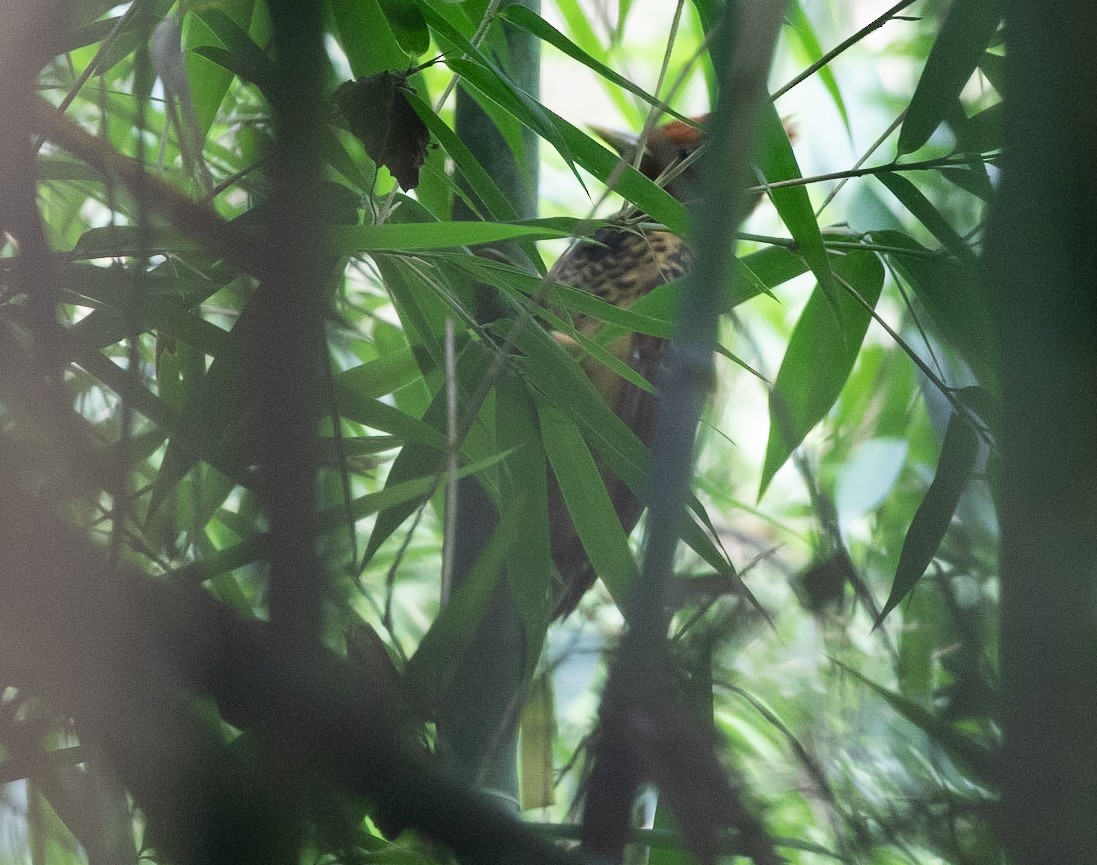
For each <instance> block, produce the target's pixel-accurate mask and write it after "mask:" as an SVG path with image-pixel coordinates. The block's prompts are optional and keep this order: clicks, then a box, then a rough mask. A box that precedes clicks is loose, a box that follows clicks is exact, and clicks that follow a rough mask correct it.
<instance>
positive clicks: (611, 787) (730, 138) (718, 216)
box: [583, 3, 783, 862]
mask: <svg viewBox="0 0 1097 865" xmlns="http://www.w3.org/2000/svg"><path fill="white" fill-rule="evenodd" d="M782 11H783V4H779V3H775V4H769V5H765V4H763V5H759V4H750V5H749V6H748V7H747V10H746V11H745V12H742V13H737V7H736V4H734V3H729V4H728V6H727V11H726V12H725V17H724V20H723V21H722V22H721V24H720V32H719V33H718V34H717V36H716V38H715V39H714V40H713V44H714V45H721V46H728V47H727V48H725V49H724V50H723V51H721V52H718V53H717V52H714V53H715V54H716V56H715V57H714V60H715V61H716V66H717V71H718V75H719V79H720V96H719V100H718V103H717V106H716V109H715V110H714V111H713V113H712V115H711V117H710V119H709V121H708V124H707V128H706V139H707V147H708V153H707V154H706V156H705V157H704V165H703V168H702V178H703V185H702V188H703V189H704V190H705V192H704V196H703V197H702V199H701V201H700V202H699V203H698V205H697V207H696V211H695V218H694V220H693V223H692V225H691V229H692V232H691V233H692V238H691V239H692V242H693V245H694V248H695V254H696V269H695V271H694V273H693V275H692V277H691V278H689V279H687V280H686V282H685V284H684V285H683V290H682V295H681V300H680V302H679V309H678V322H677V326H676V330H675V336H674V339H673V341H672V343H671V346H670V348H669V351H668V356H667V361H666V364H665V368H664V369H663V370H662V371H661V375H660V380H659V394H660V402H659V412H658V418H657V421H656V430H655V438H654V441H653V443H652V473H651V479H650V490H651V495H650V496H649V507H650V512H649V516H648V533H647V541H646V544H645V547H644V560H643V565H642V569H641V573H640V576H639V578H638V580H637V581H636V583H635V585H634V587H633V589H632V592H631V594H630V596H629V599H628V615H627V616H626V619H627V620H628V622H629V631H628V632H627V633H626V635H625V637H624V640H623V642H622V645H621V652H620V655H619V657H618V660H617V663H616V664H615V665H614V667H613V669H612V670H611V672H610V681H609V683H608V685H607V687H606V693H605V696H604V697H603V702H602V713H601V718H602V739H601V741H600V743H599V745H598V749H597V751H596V754H595V767H594V772H593V775H592V777H591V783H590V788H589V791H588V795H587V805H586V810H585V812H584V815H583V844H584V847H585V849H586V850H587V851H589V852H590V853H593V854H595V855H597V856H599V857H601V858H604V859H605V860H607V861H610V862H620V861H621V858H622V855H623V852H624V845H625V842H626V839H627V837H628V828H629V825H628V821H629V816H630V811H631V807H632V803H633V800H634V798H635V795H636V792H637V789H638V787H639V785H640V784H641V783H642V782H644V781H646V780H648V777H649V776H650V771H649V768H648V767H646V766H645V765H644V759H645V755H644V754H642V753H639V751H640V750H641V748H640V747H638V744H639V743H638V742H637V740H636V734H637V732H638V731H640V730H642V728H643V727H644V726H645V719H646V720H647V721H648V722H653V723H655V724H659V723H660V721H661V720H662V719H666V718H669V717H670V715H669V714H668V713H667V710H668V709H669V705H668V704H669V700H670V695H669V685H670V683H669V669H668V664H667V661H666V657H667V645H666V632H667V626H668V624H669V622H668V618H667V612H666V596H667V587H668V585H669V580H670V577H671V574H672V572H673V562H674V552H675V549H676V548H677V545H678V542H679V539H680V535H681V529H682V520H683V519H684V513H685V511H684V508H685V503H686V501H687V497H688V494H689V489H690V480H691V477H692V468H693V448H694V438H695V436H696V432H697V424H698V422H699V421H700V418H701V410H702V408H703V406H704V403H705V400H706V398H707V396H708V393H709V391H710V389H711V385H712V379H713V360H712V358H713V353H714V351H715V349H716V336H717V325H718V323H719V317H720V313H721V312H722V311H723V298H724V297H725V296H726V293H725V288H724V287H725V285H726V282H727V274H728V272H729V270H730V266H731V258H732V255H733V252H734V242H735V241H734V238H735V227H736V226H737V225H738V224H739V222H740V221H741V220H742V218H743V216H744V215H745V212H746V203H747V198H746V196H745V195H744V194H743V191H744V190H745V189H746V188H747V186H748V185H749V178H750V175H749V167H750V156H751V141H752V131H753V123H752V119H753V117H754V114H755V112H756V110H757V108H758V106H759V105H760V104H761V100H762V99H763V98H764V97H765V95H766V90H765V85H766V76H767V74H768V72H769V66H770V60H771V57H772V53H773V47H774V42H775V39H776V36H777V30H778V26H779V24H780V21H781V13H782ZM731 46H734V50H730V47H731ZM741 828H743V829H744V831H745V829H746V827H741ZM750 828H751V829H752V830H753V829H755V828H756V827H753V826H752V827H750ZM758 847H759V850H758V851H757V852H754V853H753V855H754V856H755V859H756V861H762V860H764V859H766V858H767V857H768V856H769V855H770V854H771V853H772V850H771V849H767V847H766V845H765V844H764V843H760V844H759V845H758Z"/></svg>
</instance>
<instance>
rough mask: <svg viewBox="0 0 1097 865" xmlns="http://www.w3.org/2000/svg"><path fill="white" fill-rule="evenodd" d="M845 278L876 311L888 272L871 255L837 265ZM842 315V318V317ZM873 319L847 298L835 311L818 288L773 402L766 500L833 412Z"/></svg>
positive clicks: (792, 345) (798, 329)
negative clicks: (775, 482) (783, 469)
mask: <svg viewBox="0 0 1097 865" xmlns="http://www.w3.org/2000/svg"><path fill="white" fill-rule="evenodd" d="M834 269H835V272H836V273H838V274H839V275H841V277H842V278H843V279H845V280H846V281H847V282H848V283H849V284H850V285H851V286H852V287H853V288H855V289H856V290H857V292H858V293H859V294H860V295H861V297H862V298H863V299H864V300H865V302H867V303H868V304H869V305H870V306H875V305H876V301H877V299H879V297H880V291H881V289H882V288H883V284H884V269H883V266H882V265H881V264H880V260H879V259H878V258H877V257H876V255H875V254H873V253H871V252H854V253H851V254H850V255H847V256H845V257H843V258H839V259H836V260H835V263H834ZM836 313H837V314H836ZM870 321H871V316H870V315H869V312H868V310H866V309H865V308H864V307H863V306H862V305H861V304H860V303H859V302H858V301H857V300H856V299H854V298H853V297H851V296H850V295H849V294H848V293H846V292H843V293H842V295H841V296H840V297H839V298H838V306H837V309H836V310H835V309H834V308H832V307H831V306H830V303H829V302H828V301H827V299H826V298H825V297H824V295H823V292H822V291H821V290H820V289H818V288H816V290H815V292H814V293H813V294H812V296H811V299H810V300H809V301H808V303H807V306H806V307H805V308H804V312H803V313H802V314H801V316H800V319H799V321H797V323H796V327H795V328H794V330H793V332H792V338H791V339H790V340H789V345H788V350H787V351H786V352H785V357H784V360H783V361H782V362H781V369H780V371H779V372H778V373H777V381H776V382H775V384H774V387H773V390H772V391H771V393H770V400H769V441H768V443H767V445H766V458H765V463H764V465H763V468H762V483H761V487H760V489H759V492H758V497H759V498H761V497H762V495H763V494H764V493H765V491H766V487H768V486H769V482H770V481H771V480H772V479H773V476H774V474H776V472H777V469H779V468H780V467H781V466H782V465H784V463H785V460H787V459H788V457H789V455H790V454H791V453H792V452H793V450H795V449H796V448H798V447H799V446H800V444H801V442H803V440H804V437H805V436H806V435H807V434H808V433H809V432H810V431H811V429H812V428H813V427H814V426H815V425H816V424H817V423H819V421H821V420H822V419H823V417H825V416H826V413H827V412H828V411H830V408H831V406H833V405H834V402H835V400H837V399H838V395H839V394H840V393H841V392H842V387H843V386H844V385H845V383H846V379H847V378H848V377H849V374H850V371H851V370H852V369H853V363H854V361H855V360H856V359H857V354H858V352H859V350H860V347H861V343H862V341H863V340H864V338H865V332H866V331H867V330H868V325H869V322H870Z"/></svg>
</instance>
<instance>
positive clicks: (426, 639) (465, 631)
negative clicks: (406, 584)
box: [404, 508, 522, 717]
mask: <svg viewBox="0 0 1097 865" xmlns="http://www.w3.org/2000/svg"><path fill="white" fill-rule="evenodd" d="M521 515H522V511H521V509H520V508H511V509H509V510H504V511H503V513H502V514H501V516H500V518H499V525H498V527H497V528H496V530H495V533H494V534H493V535H492V537H491V541H489V542H488V545H487V546H486V547H485V548H484V551H483V552H482V553H481V554H480V557H479V559H477V560H476V564H475V565H474V566H473V568H472V571H471V572H470V573H469V575H468V579H466V580H465V582H463V583H462V584H461V585H460V586H458V587H457V589H456V590H455V591H454V592H453V595H452V597H450V599H449V601H448V602H447V603H446V605H445V606H444V607H443V608H442V612H441V613H440V614H439V616H438V618H437V619H435V620H434V624H432V625H431V627H430V630H428V631H427V632H426V634H424V635H423V639H422V641H421V642H420V643H419V648H418V649H417V650H416V652H415V654H414V655H413V656H412V657H411V660H410V661H408V665H407V668H406V669H405V671H404V681H405V683H406V684H407V686H408V688H409V689H410V691H411V693H412V694H414V695H415V701H416V703H417V704H418V706H419V707H420V709H421V711H423V712H424V713H425V714H426V715H427V717H432V716H433V715H434V713H435V711H436V710H437V707H438V705H439V703H441V701H442V698H443V697H444V696H445V693H446V691H447V690H448V688H449V686H450V683H451V682H452V681H453V677H454V675H455V674H456V672H457V669H458V668H459V667H460V666H461V663H462V662H463V661H464V659H465V655H466V654H467V653H468V648H469V646H470V645H471V644H472V640H473V637H474V636H475V635H476V630H477V628H478V627H479V625H480V619H481V618H483V615H484V609H485V608H486V607H487V603H488V599H489V598H490V597H491V590H492V589H493V588H494V587H495V581H496V580H498V579H499V573H500V571H501V570H502V568H503V565H504V563H505V561H506V556H507V550H509V549H510V547H511V545H512V543H513V541H514V538H515V536H516V535H517V533H518V529H519V528H520V527H521Z"/></svg>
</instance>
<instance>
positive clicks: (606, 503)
mask: <svg viewBox="0 0 1097 865" xmlns="http://www.w3.org/2000/svg"><path fill="white" fill-rule="evenodd" d="M538 418H539V419H540V422H541V440H542V442H544V447H545V454H546V455H547V456H548V459H549V463H550V464H551V465H552V471H553V473H554V474H555V475H556V479H557V481H558V482H559V484H560V492H561V493H562V494H563V496H564V502H565V504H566V505H567V508H568V514H569V515H570V516H571V521H572V523H574V525H575V530H576V532H577V533H578V535H579V540H580V541H582V543H583V550H584V551H585V552H586V554H587V557H588V558H589V559H590V563H591V564H592V565H593V566H594V571H595V573H597V574H598V576H599V577H600V578H601V580H602V582H603V583H605V584H606V588H608V589H609V591H610V594H611V595H613V599H614V601H616V602H617V604H618V606H623V604H624V601H625V596H626V593H627V591H628V587H629V586H630V585H631V584H632V580H633V578H634V577H635V576H636V570H637V569H636V560H635V559H634V558H633V556H632V552H631V551H630V550H629V546H628V538H627V536H626V535H625V532H624V529H622V527H621V523H620V521H619V520H618V519H617V512H616V511H615V510H614V508H613V502H612V501H611V500H610V497H609V493H608V492H607V491H606V485H605V482H604V481H603V480H602V475H601V472H599V470H598V466H597V464H596V463H595V461H594V457H593V456H592V455H591V453H590V449H589V448H588V447H587V443H586V442H585V441H584V440H583V436H582V435H581V434H580V433H579V430H578V429H576V427H575V425H574V424H573V423H572V422H571V420H570V419H569V418H568V417H567V415H566V414H565V413H564V412H563V411H562V410H561V409H559V408H557V407H556V406H555V405H553V404H552V403H550V402H548V401H542V402H540V403H539V404H538Z"/></svg>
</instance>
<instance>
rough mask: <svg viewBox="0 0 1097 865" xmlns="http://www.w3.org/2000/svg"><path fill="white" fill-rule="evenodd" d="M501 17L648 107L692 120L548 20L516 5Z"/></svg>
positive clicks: (511, 6) (504, 9)
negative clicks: (580, 45)
mask: <svg viewBox="0 0 1097 865" xmlns="http://www.w3.org/2000/svg"><path fill="white" fill-rule="evenodd" d="M500 17H501V18H504V19H506V20H507V21H510V22H511V23H512V24H516V25H517V26H519V27H521V28H522V29H523V30H525V31H527V32H528V33H532V34H533V35H534V36H536V37H537V38H538V39H540V40H541V41H542V42H547V43H548V44H549V45H551V46H553V47H554V48H556V49H558V50H560V51H562V52H563V53H564V54H566V55H567V56H568V57H571V58H572V59H573V60H578V61H579V62H580V63H582V64H583V65H584V66H586V67H587V68H588V69H590V70H592V71H593V72H595V73H597V74H598V75H601V76H602V77H603V78H605V79H606V80H607V81H609V82H611V83H613V84H616V85H617V86H618V87H620V88H621V89H623V90H627V91H628V92H629V93H631V94H633V95H634V96H638V97H639V98H640V99H643V100H644V101H645V102H646V103H647V104H648V105H653V106H655V107H658V108H661V109H663V110H665V111H666V112H667V113H668V114H670V115H672V116H674V117H677V118H678V119H679V120H685V121H689V118H688V117H686V116H685V115H684V114H679V113H678V112H677V111H675V110H674V109H672V108H669V107H666V106H665V105H664V104H663V101H662V100H661V99H657V98H655V97H654V96H652V95H651V94H650V93H648V92H647V91H646V90H644V89H643V88H642V87H640V86H638V85H637V84H635V83H634V82H632V81H630V80H629V79H628V78H625V77H624V76H622V75H618V74H617V73H616V72H614V71H613V70H612V69H610V68H609V67H608V66H606V64H605V63H602V62H601V61H600V60H596V59H595V58H594V57H592V56H591V55H590V54H588V53H587V52H586V51H584V50H583V49H582V48H580V47H579V46H578V45H576V44H575V43H574V42H572V41H571V40H570V39H568V37H567V36H565V35H564V34H563V33H561V32H560V31H559V30H557V29H556V28H555V27H553V26H552V25H551V24H549V23H548V22H547V21H545V19H544V18H542V17H541V16H539V15H536V14H534V13H533V12H532V11H531V10H530V9H528V8H527V7H525V6H521V5H519V4H517V3H515V4H512V5H509V6H504V7H503V11H502V12H501V13H500Z"/></svg>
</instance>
